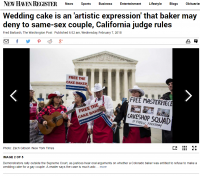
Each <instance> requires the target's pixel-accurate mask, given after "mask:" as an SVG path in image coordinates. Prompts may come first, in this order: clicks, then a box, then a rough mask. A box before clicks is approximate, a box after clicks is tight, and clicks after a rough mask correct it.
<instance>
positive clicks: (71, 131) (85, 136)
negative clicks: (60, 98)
mask: <svg viewBox="0 0 200 176" xmlns="http://www.w3.org/2000/svg"><path fill="white" fill-rule="evenodd" d="M85 88H86V89H87V91H88V94H89V96H90V98H89V99H88V100H87V101H86V97H85V95H84V94H83V93H81V92H78V91H76V92H73V94H74V98H75V103H74V104H72V105H71V106H69V107H68V111H69V110H71V109H73V108H76V107H78V106H85V105H90V103H91V101H92V100H93V99H94V96H93V95H92V93H91V91H90V89H89V86H88V85H86V87H85ZM68 117H69V120H68V133H67V142H71V143H90V136H89V135H90V134H92V125H91V122H88V123H85V124H83V125H80V124H79V121H78V118H77V114H76V111H75V112H73V113H71V114H69V115H68Z"/></svg>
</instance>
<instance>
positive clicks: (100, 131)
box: [91, 83, 113, 143]
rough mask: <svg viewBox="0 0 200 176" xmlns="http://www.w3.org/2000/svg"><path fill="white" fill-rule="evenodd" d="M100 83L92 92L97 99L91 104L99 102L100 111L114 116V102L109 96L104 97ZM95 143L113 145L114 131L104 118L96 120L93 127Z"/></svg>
mask: <svg viewBox="0 0 200 176" xmlns="http://www.w3.org/2000/svg"><path fill="white" fill-rule="evenodd" d="M104 88H105V87H102V85H101V84H100V83H96V84H95V85H94V88H93V89H92V91H93V92H94V93H95V95H96V98H95V99H94V100H93V101H92V102H91V104H92V103H95V102H98V104H99V110H100V111H102V112H104V113H105V115H106V116H107V117H108V116H110V117H111V116H112V115H113V102H112V99H111V98H110V97H109V96H105V95H103V89H104ZM93 142H94V143H112V142H113V131H112V129H111V127H109V126H108V124H107V123H106V122H105V120H104V119H103V117H99V118H98V119H96V120H94V125H93Z"/></svg>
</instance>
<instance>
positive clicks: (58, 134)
mask: <svg viewBox="0 0 200 176" xmlns="http://www.w3.org/2000/svg"><path fill="white" fill-rule="evenodd" d="M63 96H64V95H61V94H60V92H59V91H55V92H53V93H51V94H49V96H48V99H49V102H48V103H47V105H46V106H45V107H44V108H43V109H42V110H41V111H40V112H39V114H38V115H37V120H38V122H39V123H41V124H43V125H44V126H45V125H46V124H47V121H46V120H44V119H43V118H42V116H44V115H51V114H52V113H54V112H56V111H58V112H60V113H61V114H62V115H63V118H64V121H65V120H67V119H68V116H67V115H66V113H65V112H67V109H66V107H65V106H63V105H62V101H61V99H62V97H63ZM64 121H63V123H62V125H60V126H56V127H55V128H54V129H53V131H52V132H51V133H50V134H47V135H44V143H65V138H66V135H65V126H64Z"/></svg>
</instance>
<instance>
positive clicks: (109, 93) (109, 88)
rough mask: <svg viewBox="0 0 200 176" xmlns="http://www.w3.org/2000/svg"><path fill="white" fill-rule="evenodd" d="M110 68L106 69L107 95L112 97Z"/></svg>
mask: <svg viewBox="0 0 200 176" xmlns="http://www.w3.org/2000/svg"><path fill="white" fill-rule="evenodd" d="M111 73H112V70H111V69H108V96H110V97H112V80H111Z"/></svg>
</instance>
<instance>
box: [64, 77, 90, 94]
mask: <svg viewBox="0 0 200 176" xmlns="http://www.w3.org/2000/svg"><path fill="white" fill-rule="evenodd" d="M87 84H88V77H87V76H79V75H66V89H70V90H81V91H86V88H85V86H86V85H87Z"/></svg>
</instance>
